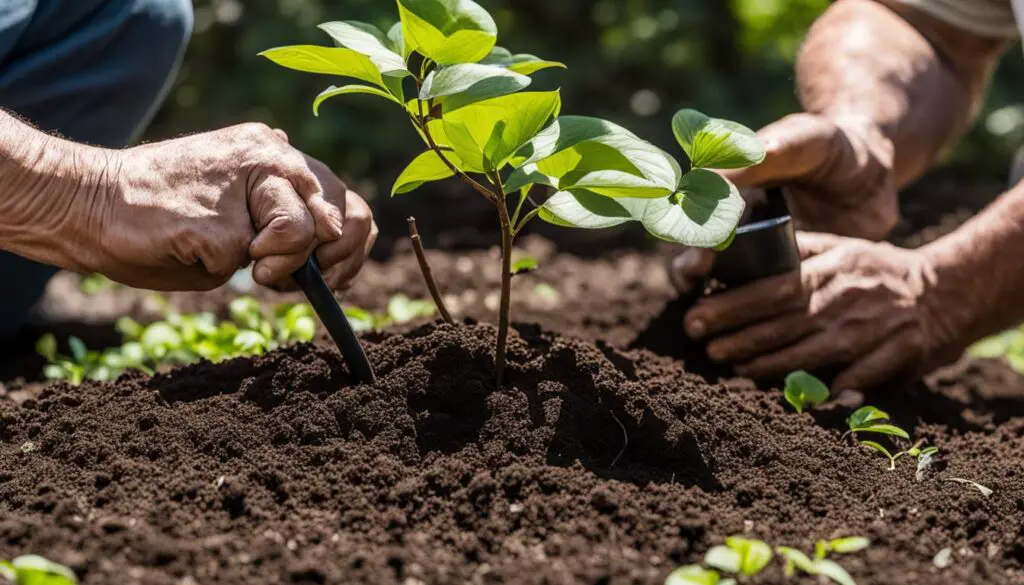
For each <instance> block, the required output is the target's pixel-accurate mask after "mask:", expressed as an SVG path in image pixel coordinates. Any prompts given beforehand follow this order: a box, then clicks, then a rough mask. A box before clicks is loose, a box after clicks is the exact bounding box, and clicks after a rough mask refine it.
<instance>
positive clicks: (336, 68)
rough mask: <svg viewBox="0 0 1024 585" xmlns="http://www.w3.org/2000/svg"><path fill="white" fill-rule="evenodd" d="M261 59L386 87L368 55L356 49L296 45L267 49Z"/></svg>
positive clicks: (309, 71) (284, 65) (301, 69)
mask: <svg viewBox="0 0 1024 585" xmlns="http://www.w3.org/2000/svg"><path fill="white" fill-rule="evenodd" d="M260 56H262V57H266V58H267V59H270V60H271V61H273V62H274V63H277V64H278V65H280V66H282V67H287V68H288V69H294V70H296V71H305V72H307V73H322V74H324V75H339V76H341V77H354V78H355V79H359V80H362V81H366V82H369V83H372V84H374V85H376V86H380V87H384V79H383V77H381V74H380V70H378V69H377V66H376V65H374V64H373V62H372V61H370V59H369V58H368V57H366V56H365V55H362V54H360V53H357V52H355V51H353V50H352V49H343V48H338V47H321V46H318V45H293V46H290V47H276V48H273V49H267V50H266V51H263V52H262V53H260Z"/></svg>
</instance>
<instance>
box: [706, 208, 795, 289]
mask: <svg viewBox="0 0 1024 585" xmlns="http://www.w3.org/2000/svg"><path fill="white" fill-rule="evenodd" d="M799 268H800V251H799V249H798V248H797V244H796V228H795V227H794V226H793V218H792V217H791V216H790V215H789V210H788V208H787V207H786V202H785V199H784V198H783V196H782V190H781V189H778V188H773V189H769V190H768V193H767V203H766V204H764V205H762V206H761V207H760V208H759V209H757V210H756V211H755V213H754V219H753V221H751V222H750V223H747V224H744V225H742V226H740V227H739V228H737V229H736V237H735V239H734V240H733V242H732V245H730V246H729V247H728V248H727V249H725V250H724V251H722V252H721V253H719V255H718V258H716V259H715V266H714V269H713V270H712V272H711V277H712V278H713V279H715V280H717V281H718V282H720V283H721V284H723V285H725V286H726V287H728V288H732V287H737V286H742V285H744V284H749V283H751V282H754V281H757V280H761V279H764V278H769V277H771V276H777V275H779V274H785V273H787V272H792V271H794V270H798V269H799Z"/></svg>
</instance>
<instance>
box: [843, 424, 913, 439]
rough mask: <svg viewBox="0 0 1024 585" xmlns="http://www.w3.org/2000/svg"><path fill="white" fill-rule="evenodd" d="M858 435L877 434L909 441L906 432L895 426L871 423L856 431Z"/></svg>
mask: <svg viewBox="0 0 1024 585" xmlns="http://www.w3.org/2000/svg"><path fill="white" fill-rule="evenodd" d="M856 431H857V432H858V433H879V434H881V435H892V436H894V437H900V438H903V439H909V438H910V435H908V434H907V431H904V430H903V429H901V428H899V427H898V426H896V425H891V424H885V423H872V424H868V425H865V426H862V427H859V428H857V429H856Z"/></svg>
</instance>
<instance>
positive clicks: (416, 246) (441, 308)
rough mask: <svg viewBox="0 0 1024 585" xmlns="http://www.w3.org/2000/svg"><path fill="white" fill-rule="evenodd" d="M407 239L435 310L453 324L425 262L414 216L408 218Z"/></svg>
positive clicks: (425, 258)
mask: <svg viewBox="0 0 1024 585" xmlns="http://www.w3.org/2000/svg"><path fill="white" fill-rule="evenodd" d="M409 239H410V240H412V249H413V250H414V251H415V252H416V260H417V261H418V262H419V263H420V272H422V273H423V280H425V281H426V282H427V289H428V290H429V291H430V297H431V298H432V299H434V305H435V306H436V307H437V311H438V312H439V313H441V318H442V319H444V322H445V323H447V324H449V325H454V324H455V321H454V320H452V315H451V313H449V312H448V307H446V306H445V304H444V299H442V298H441V293H440V292H439V291H438V290H437V283H436V282H434V274H433V273H432V272H431V271H430V264H428V263H427V255H426V253H424V252H423V241H422V239H421V238H420V232H419V230H417V229H416V218H415V217H410V218H409Z"/></svg>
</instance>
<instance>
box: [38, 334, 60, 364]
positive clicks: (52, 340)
mask: <svg viewBox="0 0 1024 585" xmlns="http://www.w3.org/2000/svg"><path fill="white" fill-rule="evenodd" d="M36 353H38V354H39V355H41V356H43V357H44V358H46V361H48V362H55V361H57V337H56V336H54V335H53V333H47V334H46V335H43V336H42V337H40V338H39V341H37V342H36Z"/></svg>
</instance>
